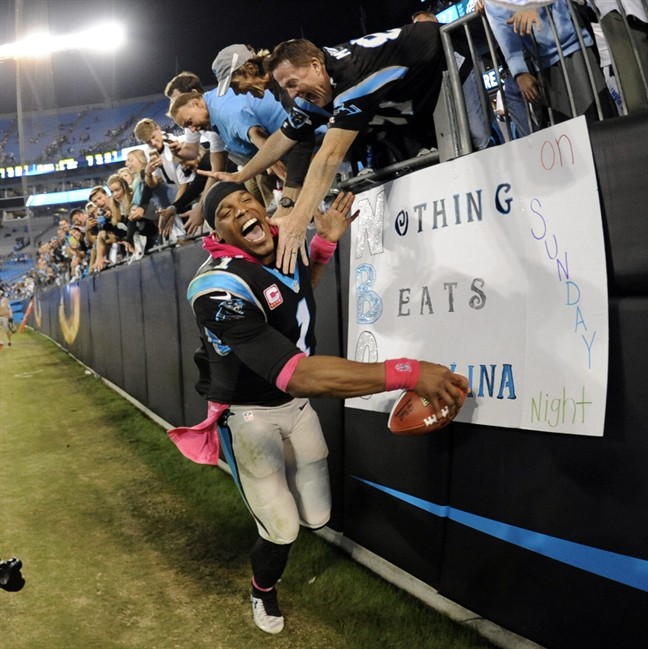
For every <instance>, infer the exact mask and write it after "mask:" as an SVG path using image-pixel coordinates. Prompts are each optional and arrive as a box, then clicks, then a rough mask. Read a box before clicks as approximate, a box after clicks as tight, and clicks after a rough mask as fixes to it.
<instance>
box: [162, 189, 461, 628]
mask: <svg viewBox="0 0 648 649" xmlns="http://www.w3.org/2000/svg"><path fill="white" fill-rule="evenodd" d="M352 203H353V195H352V194H339V195H338V196H337V197H336V199H335V200H334V201H333V203H332V205H331V208H330V209H329V210H328V211H327V212H326V213H324V214H322V213H319V212H318V213H317V214H316V216H315V224H316V227H317V234H316V235H315V236H314V237H313V240H312V241H311V244H310V261H311V263H310V266H307V265H306V264H304V262H303V261H302V260H297V261H296V263H295V272H294V273H291V274H284V273H282V272H281V271H280V270H278V269H276V268H274V262H275V250H276V242H275V234H276V231H275V230H274V229H272V228H271V226H270V222H269V219H268V217H267V214H266V211H265V208H264V207H263V206H262V205H261V204H260V203H259V202H258V201H257V200H255V199H254V197H253V196H252V195H251V194H249V193H248V192H247V191H246V189H245V187H244V186H243V185H239V184H236V183H231V182H224V183H218V184H216V185H214V186H213V187H212V188H211V189H210V190H209V192H208V193H207V195H206V196H205V200H204V203H203V207H204V211H205V218H206V220H207V222H208V223H209V225H210V226H212V227H213V228H214V233H213V234H212V235H211V236H209V237H205V243H204V245H205V248H206V249H207V250H208V251H209V253H210V258H209V259H208V260H207V261H206V262H205V263H204V264H203V265H202V267H201V268H200V269H199V271H198V273H197V274H196V276H195V277H194V279H193V280H192V281H191V283H190V284H189V288H188V290H187V298H188V300H189V301H190V302H191V305H192V308H193V311H194V314H195V316H196V320H197V322H198V326H199V331H200V338H201V343H202V344H201V347H200V349H199V350H198V352H197V353H196V356H195V360H196V363H197V364H198V367H199V369H200V379H199V382H198V384H197V389H198V391H199V392H200V394H201V395H202V396H204V397H205V398H206V399H207V400H208V401H209V413H210V417H211V418H208V420H206V421H205V422H203V424H201V425H200V426H199V427H194V428H193V429H176V430H173V431H170V432H169V435H170V437H171V438H172V439H173V440H174V442H175V443H176V444H177V445H178V447H179V448H180V449H181V450H182V452H183V453H185V454H186V455H187V456H188V457H191V458H192V459H194V460H195V461H203V462H205V463H209V464H213V463H215V462H217V458H218V451H217V450H215V449H214V447H213V446H212V448H211V449H210V450H209V452H208V455H209V458H210V459H209V460H208V461H207V460H202V459H196V457H195V448H193V449H191V452H187V451H188V445H187V444H186V443H184V442H183V437H184V440H186V439H187V438H189V439H196V438H195V437H191V436H192V435H194V433H196V431H197V430H200V432H201V433H206V434H207V436H208V438H209V439H212V440H213V439H214V433H215V431H214V426H216V427H217V437H216V439H218V440H219V441H220V447H221V449H222V452H223V455H224V456H225V458H226V460H227V463H228V465H229V467H230V469H231V471H232V475H233V477H234V480H235V482H236V485H237V487H238V488H239V491H240V492H241V495H242V497H243V499H244V501H245V503H246V505H247V506H248V508H249V510H250V512H251V513H252V515H253V517H254V519H255V521H256V523H257V530H258V534H259V537H258V539H257V542H256V543H255V545H254V547H253V549H252V554H251V558H252V573H253V579H252V608H253V615H254V621H255V623H256V624H257V626H258V627H259V628H260V629H262V630H263V631H265V632H267V633H273V634H274V633H279V632H280V631H281V630H282V629H283V625H284V620H283V616H282V615H281V611H280V609H279V605H278V603H277V595H276V590H275V584H276V583H277V581H278V580H279V578H280V577H281V575H282V574H283V571H284V568H285V566H286V563H287V560H288V553H289V550H290V546H291V544H292V543H293V541H294V540H295V539H296V538H297V534H298V532H299V527H300V525H305V526H306V527H310V528H318V527H321V526H323V525H325V524H326V523H327V521H328V518H329V514H330V491H329V479H328V468H327V463H326V457H327V448H326V442H325V440H324V437H323V435H322V430H321V428H320V424H319V421H318V418H317V415H316V414H315V411H314V410H313V409H312V407H311V406H310V404H309V402H308V397H311V396H312V397H315V396H320V397H321V396H328V397H337V398H347V397H355V396H363V395H367V394H374V393H378V392H383V391H385V390H395V389H416V391H417V392H419V393H420V394H421V395H423V396H424V397H425V398H427V399H428V400H429V401H430V402H431V403H432V404H433V406H434V408H435V410H436V412H439V413H440V412H441V403H440V400H441V399H442V400H443V401H445V402H446V403H447V404H448V405H449V407H450V408H451V410H452V409H454V408H455V407H456V406H455V404H456V403H458V402H459V401H458V400H459V399H460V398H461V396H462V390H463V391H466V390H467V387H468V386H467V380H466V378H465V377H462V376H460V375H458V374H454V373H452V372H451V371H450V370H449V369H448V368H447V367H444V366H442V365H437V364H435V363H429V362H425V361H420V362H419V361H416V360H411V359H398V360H388V361H385V362H384V363H359V362H355V361H349V360H346V359H343V358H338V357H334V356H314V355H313V354H314V352H315V344H316V343H315V335H314V324H315V302H314V299H313V291H312V289H313V286H314V285H315V284H316V283H317V280H318V278H319V277H320V275H321V272H322V270H323V268H324V265H325V264H326V263H327V262H328V261H329V259H330V258H331V256H332V255H333V253H334V250H335V247H336V243H337V241H338V240H339V239H340V238H341V237H342V235H343V234H344V232H345V230H346V228H347V227H348V225H349V223H350V222H351V221H352V220H353V217H350V218H349V213H350V210H351V206H352ZM296 255H297V253H296V252H295V256H296ZM180 431H181V432H180ZM204 439H205V437H204V436H203V435H200V436H198V440H197V441H198V447H199V449H200V451H199V452H202V450H203V449H204V445H205V442H204Z"/></svg>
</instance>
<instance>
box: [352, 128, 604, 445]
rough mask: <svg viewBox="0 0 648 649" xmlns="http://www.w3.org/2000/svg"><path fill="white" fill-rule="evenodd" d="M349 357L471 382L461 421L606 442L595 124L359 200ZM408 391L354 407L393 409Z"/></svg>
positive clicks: (548, 132)
mask: <svg viewBox="0 0 648 649" xmlns="http://www.w3.org/2000/svg"><path fill="white" fill-rule="evenodd" d="M355 207H356V208H357V209H359V210H360V216H359V217H358V219H357V220H356V222H355V223H354V225H353V228H352V232H351V265H350V296H349V300H350V305H349V313H350V314H351V317H350V322H349V346H348V357H349V358H351V359H355V360H359V361H365V362H376V361H383V360H385V359H387V358H398V357H401V356H408V357H413V358H419V359H423V360H428V361H433V362H437V363H442V364H444V365H447V366H449V367H451V368H452V369H453V370H454V371H456V372H459V373H461V374H464V375H465V376H467V377H468V379H469V382H470V386H471V391H470V394H469V398H468V400H467V401H466V405H465V406H464V408H463V410H462V412H461V413H460V415H459V417H458V419H459V420H460V421H469V422H472V423H476V424H488V425H497V426H505V427H511V428H521V429H529V430H543V431H549V432H556V433H572V434H581V435H598V436H600V435H602V434H603V423H604V419H605V403H606V394H607V366H608V310H607V275H606V266H605V249H604V243H603V232H602V223H601V213H600V207H599V199H598V189H597V185H596V178H595V173H594V162H593V158H592V152H591V147H590V142H589V136H588V133H587V127H586V124H585V120H584V119H583V118H578V119H575V120H571V121H569V122H566V123H564V124H561V125H558V126H555V127H552V128H550V129H545V130H543V131H541V132H539V133H536V134H534V135H531V136H529V137H526V138H523V139H520V140H516V141H514V142H511V143H509V144H507V145H504V146H500V147H496V148H494V149H488V150H486V151H481V152H479V153H475V154H473V155H470V156H467V157H464V158H461V159H458V160H455V161H451V162H446V163H444V164H441V165H439V166H436V167H430V168H428V169H424V170H421V171H418V172H416V173H413V174H410V175H408V176H405V177H403V178H399V179H396V180H394V181H392V182H389V183H386V184H384V185H381V186H379V187H376V188H374V189H371V190H370V191H367V192H364V193H362V194H360V195H358V196H357V197H356V205H355ZM397 396H398V393H396V392H390V393H383V394H379V395H373V396H371V397H365V398H356V399H348V400H347V402H346V405H347V407H350V408H359V409H363V410H374V411H379V412H388V411H389V410H390V408H391V406H392V404H393V403H394V401H395V399H396V397H397Z"/></svg>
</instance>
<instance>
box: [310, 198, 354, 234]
mask: <svg viewBox="0 0 648 649" xmlns="http://www.w3.org/2000/svg"><path fill="white" fill-rule="evenodd" d="M354 200H355V196H354V195H353V194H352V193H351V192H340V193H339V194H338V195H337V196H336V197H335V199H334V200H333V202H332V203H331V205H330V207H329V208H328V210H326V212H319V214H317V215H316V216H315V227H316V229H317V234H319V235H320V237H322V238H324V239H326V240H327V241H332V242H334V243H337V242H338V241H339V240H340V239H341V238H342V235H343V234H344V233H345V232H346V230H347V228H348V227H349V225H351V223H353V221H354V220H355V218H356V217H357V216H358V214H360V210H356V211H355V212H354V213H353V214H351V208H352V207H353V201H354Z"/></svg>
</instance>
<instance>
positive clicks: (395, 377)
mask: <svg viewBox="0 0 648 649" xmlns="http://www.w3.org/2000/svg"><path fill="white" fill-rule="evenodd" d="M419 372H420V366H419V362H418V361H417V360H414V359H413V358H394V359H392V360H387V361H385V391H389V390H413V389H414V387H415V386H416V384H417V383H418V380H419Z"/></svg>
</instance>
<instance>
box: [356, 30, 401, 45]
mask: <svg viewBox="0 0 648 649" xmlns="http://www.w3.org/2000/svg"><path fill="white" fill-rule="evenodd" d="M400 33H401V30H400V28H399V27H396V28H394V29H390V30H389V31H387V32H378V33H377V34H369V35H368V36H363V37H362V38H355V39H353V40H352V41H351V45H360V47H380V46H381V45H384V44H385V43H386V42H387V41H393V40H396V39H397V38H398V36H399V34H400Z"/></svg>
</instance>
